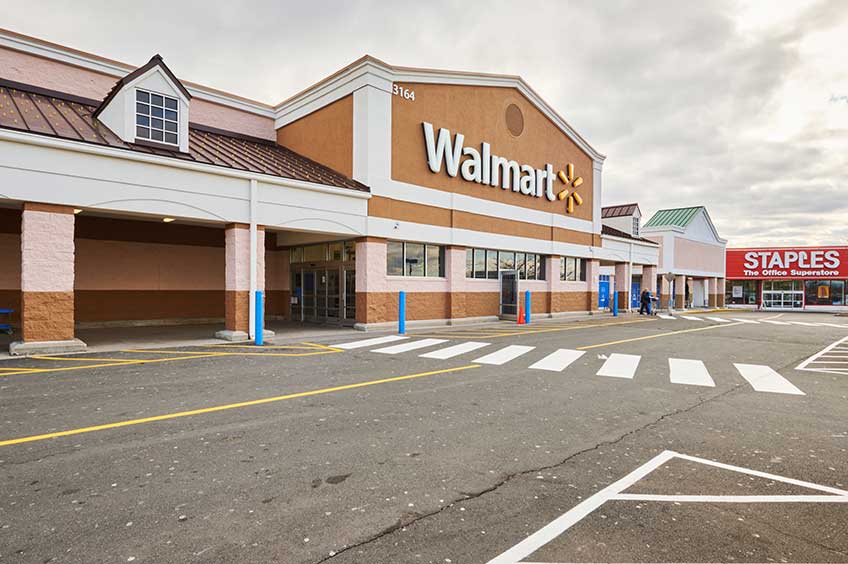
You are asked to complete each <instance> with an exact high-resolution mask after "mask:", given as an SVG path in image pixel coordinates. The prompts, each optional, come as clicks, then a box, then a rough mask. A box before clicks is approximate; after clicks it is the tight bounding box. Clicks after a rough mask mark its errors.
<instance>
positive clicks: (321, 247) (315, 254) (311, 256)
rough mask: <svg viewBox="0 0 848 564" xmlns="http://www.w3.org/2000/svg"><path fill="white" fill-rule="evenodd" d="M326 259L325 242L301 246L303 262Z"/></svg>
mask: <svg viewBox="0 0 848 564" xmlns="http://www.w3.org/2000/svg"><path fill="white" fill-rule="evenodd" d="M324 260H327V244H326V243H320V244H318V245H309V246H308V247H304V248H303V261H304V262H318V261H324Z"/></svg>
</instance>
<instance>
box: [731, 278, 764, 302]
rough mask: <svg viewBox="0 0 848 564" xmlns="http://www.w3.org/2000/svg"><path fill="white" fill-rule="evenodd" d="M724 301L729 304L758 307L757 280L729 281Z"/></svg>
mask: <svg viewBox="0 0 848 564" xmlns="http://www.w3.org/2000/svg"><path fill="white" fill-rule="evenodd" d="M724 301H725V303H727V304H737V305H742V304H745V305H757V281H756V280H727V281H726V282H725V291H724Z"/></svg>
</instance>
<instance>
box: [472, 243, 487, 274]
mask: <svg viewBox="0 0 848 564" xmlns="http://www.w3.org/2000/svg"><path fill="white" fill-rule="evenodd" d="M485 277H486V251H485V250H484V249H474V278H485Z"/></svg>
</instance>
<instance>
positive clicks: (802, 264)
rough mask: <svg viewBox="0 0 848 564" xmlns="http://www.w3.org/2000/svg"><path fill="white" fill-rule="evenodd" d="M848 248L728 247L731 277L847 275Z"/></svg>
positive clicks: (832, 276)
mask: <svg viewBox="0 0 848 564" xmlns="http://www.w3.org/2000/svg"><path fill="white" fill-rule="evenodd" d="M843 265H846V266H848V247H803V248H797V249H789V248H781V249H728V250H727V264H726V266H727V274H726V276H727V277H728V278H812V279H827V278H848V267H846V266H843Z"/></svg>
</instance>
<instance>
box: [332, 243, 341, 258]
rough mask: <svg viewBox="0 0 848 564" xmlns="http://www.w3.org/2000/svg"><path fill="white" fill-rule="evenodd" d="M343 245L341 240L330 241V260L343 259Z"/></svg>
mask: <svg viewBox="0 0 848 564" xmlns="http://www.w3.org/2000/svg"><path fill="white" fill-rule="evenodd" d="M342 250H343V245H342V243H341V242H338V243H330V253H329V254H330V258H329V260H342Z"/></svg>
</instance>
